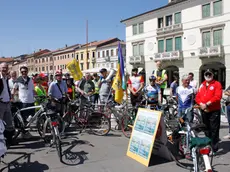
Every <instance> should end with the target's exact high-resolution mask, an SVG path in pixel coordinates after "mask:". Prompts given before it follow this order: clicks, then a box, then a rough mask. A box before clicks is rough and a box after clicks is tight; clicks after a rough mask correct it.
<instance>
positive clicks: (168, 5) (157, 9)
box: [120, 0, 188, 23]
mask: <svg viewBox="0 0 230 172" xmlns="http://www.w3.org/2000/svg"><path fill="white" fill-rule="evenodd" d="M184 1H188V0H177V1H175V2H173V1H172V2H170V3H168V4H167V5H164V6H162V7H159V8H155V9H153V10H150V11H147V12H144V13H141V14H138V15H135V16H132V17H129V18H127V19H124V20H121V21H120V22H121V23H124V22H126V21H128V20H131V19H134V18H137V17H140V16H143V15H145V14H148V13H152V12H156V11H159V10H161V9H164V8H167V7H170V6H173V5H176V4H179V3H181V2H184Z"/></svg>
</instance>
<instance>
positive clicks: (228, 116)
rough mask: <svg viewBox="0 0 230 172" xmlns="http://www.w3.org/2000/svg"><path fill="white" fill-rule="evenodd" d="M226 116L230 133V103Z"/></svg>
mask: <svg viewBox="0 0 230 172" xmlns="http://www.w3.org/2000/svg"><path fill="white" fill-rule="evenodd" d="M227 118H228V124H229V133H230V105H229V106H227Z"/></svg>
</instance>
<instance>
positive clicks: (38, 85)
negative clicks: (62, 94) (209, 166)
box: [34, 76, 47, 106]
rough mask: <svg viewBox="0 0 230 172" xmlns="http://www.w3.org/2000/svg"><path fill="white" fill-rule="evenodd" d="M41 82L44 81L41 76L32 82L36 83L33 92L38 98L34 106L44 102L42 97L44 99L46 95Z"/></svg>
mask: <svg viewBox="0 0 230 172" xmlns="http://www.w3.org/2000/svg"><path fill="white" fill-rule="evenodd" d="M43 81H44V77H42V76H38V77H36V78H35V81H34V82H35V83H36V86H35V88H34V90H35V92H36V95H37V96H38V98H37V99H36V101H35V105H36V106H37V105H39V104H41V103H42V102H44V101H45V100H46V99H45V98H44V97H46V96H47V94H46V90H45V88H44V87H43V86H42V83H43Z"/></svg>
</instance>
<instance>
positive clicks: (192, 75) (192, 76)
mask: <svg viewBox="0 0 230 172" xmlns="http://www.w3.org/2000/svg"><path fill="white" fill-rule="evenodd" d="M188 77H189V79H190V83H189V85H190V86H191V87H192V88H193V89H194V90H195V91H196V90H197V81H196V80H194V74H193V73H192V72H190V73H189V74H188Z"/></svg>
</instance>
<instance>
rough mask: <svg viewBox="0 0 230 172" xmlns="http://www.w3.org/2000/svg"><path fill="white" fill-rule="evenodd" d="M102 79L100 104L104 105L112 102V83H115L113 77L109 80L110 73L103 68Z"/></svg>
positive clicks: (101, 71) (100, 82)
mask: <svg viewBox="0 0 230 172" xmlns="http://www.w3.org/2000/svg"><path fill="white" fill-rule="evenodd" d="M100 73H101V77H100V81H99V84H98V86H99V89H100V90H99V97H100V103H102V104H104V103H106V102H108V101H110V100H112V90H111V89H112V82H113V77H111V78H108V79H107V76H108V73H107V69H105V68H102V69H101V70H100Z"/></svg>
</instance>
